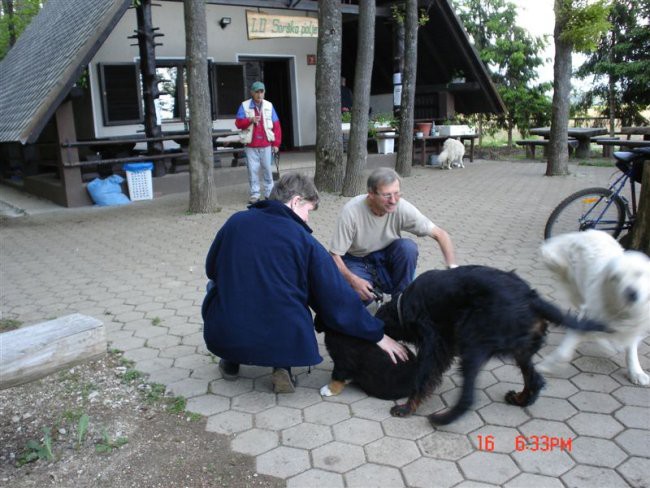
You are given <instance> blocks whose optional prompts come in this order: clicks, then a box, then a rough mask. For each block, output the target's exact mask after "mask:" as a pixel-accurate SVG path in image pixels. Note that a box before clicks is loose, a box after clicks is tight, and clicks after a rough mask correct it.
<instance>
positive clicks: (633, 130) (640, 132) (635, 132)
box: [619, 127, 650, 141]
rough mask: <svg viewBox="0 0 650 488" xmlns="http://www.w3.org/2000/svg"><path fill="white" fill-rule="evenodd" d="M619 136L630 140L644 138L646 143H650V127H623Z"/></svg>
mask: <svg viewBox="0 0 650 488" xmlns="http://www.w3.org/2000/svg"><path fill="white" fill-rule="evenodd" d="M619 134H622V135H626V136H627V138H628V140H629V139H631V137H632V136H643V140H644V141H650V127H621V131H620V132H619Z"/></svg>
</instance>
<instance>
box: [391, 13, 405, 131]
mask: <svg viewBox="0 0 650 488" xmlns="http://www.w3.org/2000/svg"><path fill="white" fill-rule="evenodd" d="M393 73H398V74H399V76H400V81H399V85H402V76H403V74H404V22H398V21H397V20H395V19H393ZM394 88H395V84H394V85H393V89H394ZM397 103H398V105H393V115H394V116H395V119H397V120H399V118H400V117H401V114H400V109H401V107H400V105H401V103H402V100H401V97H400V100H399V101H398V102H397ZM393 104H395V100H393Z"/></svg>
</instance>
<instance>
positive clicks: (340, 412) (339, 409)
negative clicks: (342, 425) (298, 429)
mask: <svg viewBox="0 0 650 488" xmlns="http://www.w3.org/2000/svg"><path fill="white" fill-rule="evenodd" d="M303 414H304V416H305V420H306V421H307V422H312V423H314V424H323V425H334V424H337V423H339V422H342V421H343V420H347V419H349V418H350V407H348V406H347V405H343V404H342V403H318V404H316V405H311V406H309V407H307V408H305V409H304V410H303Z"/></svg>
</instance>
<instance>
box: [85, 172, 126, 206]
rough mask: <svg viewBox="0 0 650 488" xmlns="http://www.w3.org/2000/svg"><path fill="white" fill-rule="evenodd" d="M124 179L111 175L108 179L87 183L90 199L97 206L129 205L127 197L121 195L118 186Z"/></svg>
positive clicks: (98, 179) (120, 188) (97, 179)
mask: <svg viewBox="0 0 650 488" xmlns="http://www.w3.org/2000/svg"><path fill="white" fill-rule="evenodd" d="M123 181H124V178H122V177H121V176H120V175H112V176H109V177H108V178H105V179H103V180H102V179H101V178H95V179H94V180H92V181H91V182H90V183H88V193H90V198H92V200H93V202H95V203H96V204H97V205H99V206H102V207H103V206H107V205H124V204H127V203H131V200H129V197H127V196H126V195H125V194H124V193H122V187H121V186H120V185H121V184H122V182H123Z"/></svg>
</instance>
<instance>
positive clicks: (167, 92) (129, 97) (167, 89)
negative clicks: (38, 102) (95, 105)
mask: <svg viewBox="0 0 650 488" xmlns="http://www.w3.org/2000/svg"><path fill="white" fill-rule="evenodd" d="M98 68H99V80H100V84H101V90H102V112H103V117H104V124H105V125H127V124H141V123H143V121H144V119H143V111H144V109H143V101H142V95H141V93H142V91H143V88H142V82H141V77H140V70H139V66H138V65H137V64H135V63H115V64H107V63H102V64H99V65H98ZM208 73H209V84H210V98H211V100H212V101H211V106H212V107H211V108H212V119H213V120H214V119H217V118H233V117H235V115H236V114H237V110H238V108H239V104H240V103H241V102H242V101H243V100H244V99H245V98H246V94H247V90H246V87H245V81H244V67H243V65H241V64H237V63H219V64H217V63H209V65H208ZM156 76H157V78H158V91H159V92H160V97H159V104H160V116H161V119H162V123H163V124H164V123H166V122H184V121H187V120H189V118H190V116H189V106H188V96H187V94H188V88H187V69H186V68H185V60H182V59H179V60H159V61H156Z"/></svg>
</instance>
